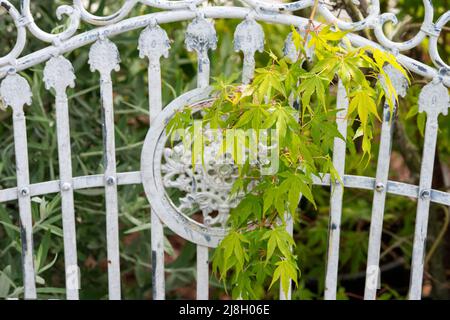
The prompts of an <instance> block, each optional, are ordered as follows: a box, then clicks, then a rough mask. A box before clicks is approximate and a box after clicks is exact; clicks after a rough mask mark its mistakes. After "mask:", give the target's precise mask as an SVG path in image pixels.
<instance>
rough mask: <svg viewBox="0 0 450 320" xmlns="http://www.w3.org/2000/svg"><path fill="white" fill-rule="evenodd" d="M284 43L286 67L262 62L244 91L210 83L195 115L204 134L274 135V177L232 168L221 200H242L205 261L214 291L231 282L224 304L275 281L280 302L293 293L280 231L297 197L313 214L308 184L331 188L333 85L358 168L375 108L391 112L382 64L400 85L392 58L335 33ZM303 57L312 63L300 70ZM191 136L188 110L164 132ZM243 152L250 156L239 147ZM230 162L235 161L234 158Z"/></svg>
mask: <svg viewBox="0 0 450 320" xmlns="http://www.w3.org/2000/svg"><path fill="white" fill-rule="evenodd" d="M292 35H293V37H292V39H293V41H294V44H295V47H296V49H297V50H298V59H296V61H290V60H289V59H288V58H286V57H284V58H278V57H277V56H276V55H275V54H273V53H272V52H270V53H269V55H270V62H269V64H268V65H267V66H266V67H263V68H259V69H256V76H255V78H254V80H253V82H252V83H251V84H249V85H239V84H235V83H233V81H234V80H235V78H232V79H231V80H230V79H228V80H224V79H217V81H216V83H215V85H214V87H215V100H214V102H213V103H212V104H210V105H209V106H207V107H205V108H204V109H203V110H202V111H203V118H202V121H203V126H204V127H210V128H212V129H222V130H223V129H227V130H229V129H243V130H246V129H253V130H260V129H261V130H269V129H275V130H276V132H277V137H276V139H274V140H273V141H272V142H273V143H274V144H276V146H277V150H278V159H279V166H278V170H277V172H275V173H274V174H271V175H264V174H262V173H261V167H260V166H258V165H255V164H251V163H250V161H249V160H247V161H245V163H244V164H242V165H239V173H240V175H239V178H238V179H237V180H236V182H235V183H234V186H233V189H232V194H231V196H236V195H243V198H242V200H241V201H240V203H239V205H238V206H237V207H236V208H235V209H232V210H231V212H230V218H229V227H230V232H229V234H228V235H227V236H226V237H225V238H224V240H223V241H222V242H221V243H220V245H219V246H218V248H217V249H216V250H215V253H214V257H213V271H214V272H215V273H216V274H218V276H219V279H220V280H221V281H223V283H224V284H226V283H227V281H231V284H232V295H233V297H234V298H238V297H240V298H244V299H246V298H251V299H257V298H260V297H262V296H264V294H265V292H266V289H267V287H269V288H271V287H272V286H273V285H274V284H276V283H278V281H279V282H280V283H281V288H282V291H283V292H284V293H285V294H287V292H288V290H289V286H290V282H291V281H293V282H294V283H295V284H298V283H297V281H298V278H299V275H300V270H299V267H298V261H297V256H296V255H294V254H293V247H294V246H295V242H294V241H293V238H292V236H291V235H290V234H289V232H288V231H287V229H286V228H287V221H288V219H294V221H296V220H298V217H297V216H296V213H297V207H298V203H299V201H300V199H301V197H302V196H303V197H305V198H306V199H308V200H309V201H310V202H311V203H312V204H313V205H314V206H315V200H314V195H313V192H312V182H313V177H314V176H316V177H319V178H322V177H323V175H324V174H329V175H330V177H331V181H339V182H340V181H341V180H340V177H339V175H338V173H337V171H336V169H335V168H334V166H333V162H332V158H331V154H332V148H333V143H334V141H335V139H343V140H345V139H344V137H343V135H342V134H341V133H340V132H339V130H338V129H337V126H336V118H337V115H338V113H339V111H341V108H343V107H344V103H343V104H342V105H338V106H334V105H333V104H332V103H331V102H330V100H331V99H330V94H329V93H328V90H329V89H330V88H336V87H337V86H338V81H340V82H341V85H342V86H343V88H344V89H345V93H346V96H347V97H348V100H349V105H348V111H347V120H348V124H349V126H353V125H355V126H356V127H357V130H356V132H355V133H354V134H353V136H351V137H349V139H348V141H347V143H348V144H352V143H353V142H354V140H355V139H357V138H361V139H362V150H363V159H366V160H367V161H368V160H370V155H371V152H370V151H371V139H372V136H373V134H372V128H373V126H374V124H375V122H376V121H377V120H380V117H379V115H378V110H377V106H378V105H380V102H381V101H382V100H383V98H384V100H385V101H386V103H388V104H389V106H390V107H391V108H393V107H394V102H395V100H396V99H397V94H396V91H395V89H394V87H393V86H392V83H391V82H390V80H389V77H387V76H386V74H385V71H384V69H383V67H384V66H385V65H387V64H391V65H392V66H393V67H394V68H396V69H397V70H399V71H400V72H402V73H403V74H404V76H405V77H407V74H406V72H405V70H404V69H403V68H402V67H401V66H400V65H399V64H398V63H397V61H396V59H395V57H394V56H392V55H391V54H389V53H386V52H383V51H381V50H378V49H376V48H372V47H363V48H354V47H352V45H351V43H350V42H349V41H348V40H347V39H346V37H345V35H346V34H345V32H342V31H340V30H337V29H336V28H332V27H330V26H325V27H322V28H319V29H314V30H313V29H311V31H309V32H307V35H306V36H302V35H301V34H300V33H299V32H297V30H295V29H294V28H293V29H292ZM311 48H313V49H314V50H313V51H314V57H313V59H312V60H309V59H308V57H307V50H310V49H311ZM338 79H340V80H338ZM381 79H383V80H384V81H381ZM192 126H193V115H192V110H191V109H190V108H189V107H186V108H185V109H183V110H180V111H179V112H178V113H177V114H176V115H175V116H174V117H173V118H172V120H171V121H170V122H169V125H168V131H169V132H171V133H172V134H173V133H174V132H175V130H179V129H182V130H192ZM256 139H257V137H256ZM225 144H226V143H225V141H224V145H225ZM245 145H246V147H247V148H251V147H252V146H251V143H250V141H249V140H246V141H245ZM225 149H226V148H224V151H225ZM232 153H233V157H235V159H236V157H237V150H236V149H235V150H234V152H232ZM363 159H361V161H362V160H363ZM193 162H194V163H195V161H194V159H193Z"/></svg>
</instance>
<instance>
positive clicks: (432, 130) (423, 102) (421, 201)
mask: <svg viewBox="0 0 450 320" xmlns="http://www.w3.org/2000/svg"><path fill="white" fill-rule="evenodd" d="M449 102H450V101H449V95H448V89H447V88H445V87H444V86H443V84H442V79H441V78H439V77H437V78H436V79H434V80H433V81H432V82H431V83H429V84H428V85H426V86H425V87H424V88H423V89H422V91H421V92H420V95H419V112H423V111H425V112H426V113H427V123H426V127H425V139H424V144H423V155H422V166H421V169H420V182H419V197H418V201H417V213H416V225H415V231H414V242H413V252H412V264H411V279H410V288H409V299H410V300H420V298H421V296H422V281H423V269H424V260H425V244H426V239H427V228H428V217H429V213H430V212H429V211H430V200H431V199H430V196H431V183H432V180H433V169H434V158H435V154H436V142H437V134H438V129H439V123H438V117H439V114H440V113H443V114H445V115H446V114H448V108H449V106H450V103H449Z"/></svg>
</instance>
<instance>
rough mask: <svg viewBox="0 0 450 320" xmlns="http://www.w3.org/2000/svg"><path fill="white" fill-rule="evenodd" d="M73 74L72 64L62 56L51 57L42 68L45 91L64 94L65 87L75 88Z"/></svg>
mask: <svg viewBox="0 0 450 320" xmlns="http://www.w3.org/2000/svg"><path fill="white" fill-rule="evenodd" d="M75 78H76V77H75V72H74V71H73V66H72V63H70V61H69V60H67V59H66V58H64V57H63V56H57V57H53V58H51V59H50V60H48V61H47V63H46V64H45V68H44V82H45V87H46V89H47V90H49V89H50V88H53V89H55V90H56V92H64V91H65V90H66V88H67V87H71V88H73V87H75Z"/></svg>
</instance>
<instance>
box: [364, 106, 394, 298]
mask: <svg viewBox="0 0 450 320" xmlns="http://www.w3.org/2000/svg"><path fill="white" fill-rule="evenodd" d="M392 129H393V121H392V120H391V119H390V111H389V105H387V104H385V105H384V112H383V123H382V125H381V136H380V149H379V153H378V161H377V173H376V180H375V181H376V182H375V193H374V195H373V201H372V216H371V221H370V234H369V249H368V253H367V268H366V283H365V291H364V299H365V300H374V299H375V297H376V293H377V288H378V285H379V281H380V280H379V279H380V268H379V260H380V247H381V235H382V230H383V216H384V206H385V201H386V186H387V180H388V174H389V162H390V160H389V159H390V155H391V146H392V131H393V130H392Z"/></svg>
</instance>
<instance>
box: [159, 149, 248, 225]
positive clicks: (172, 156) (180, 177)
mask: <svg viewBox="0 0 450 320" xmlns="http://www.w3.org/2000/svg"><path fill="white" fill-rule="evenodd" d="M220 146H221V145H220V143H217V142H213V143H211V144H209V145H207V146H205V149H204V165H201V164H198V165H196V166H194V167H193V166H192V153H191V151H190V150H189V149H185V148H184V145H183V143H179V144H177V145H176V146H175V147H174V148H166V149H165V150H164V160H165V163H164V164H163V165H161V172H162V174H163V181H164V186H165V187H166V188H176V189H178V190H180V191H183V192H184V193H185V195H184V196H182V197H180V198H179V201H180V204H179V206H178V207H177V209H178V210H179V211H181V212H183V213H185V214H187V213H189V212H191V213H192V212H193V211H195V210H198V209H199V210H201V211H202V214H203V223H204V224H205V225H206V226H209V227H214V226H219V227H222V228H225V227H226V222H227V219H228V214H229V212H230V210H231V209H232V208H235V207H236V206H237V205H238V204H239V201H240V197H230V191H231V188H232V186H233V183H234V182H235V179H236V178H237V177H238V168H237V166H236V165H235V164H234V161H233V159H232V158H231V156H227V154H220ZM213 214H216V215H215V216H214V215H213Z"/></svg>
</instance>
